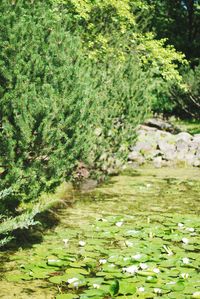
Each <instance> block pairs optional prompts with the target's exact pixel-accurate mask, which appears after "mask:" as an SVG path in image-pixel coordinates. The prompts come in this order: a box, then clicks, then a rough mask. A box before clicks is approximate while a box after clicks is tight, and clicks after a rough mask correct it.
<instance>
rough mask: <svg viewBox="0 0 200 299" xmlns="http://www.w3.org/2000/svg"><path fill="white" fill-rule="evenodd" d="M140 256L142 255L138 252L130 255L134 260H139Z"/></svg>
mask: <svg viewBox="0 0 200 299" xmlns="http://www.w3.org/2000/svg"><path fill="white" fill-rule="evenodd" d="M141 257H142V255H141V254H140V253H138V254H135V255H132V258H133V259H134V260H139V259H141Z"/></svg>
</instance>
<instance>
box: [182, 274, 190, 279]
mask: <svg viewBox="0 0 200 299" xmlns="http://www.w3.org/2000/svg"><path fill="white" fill-rule="evenodd" d="M180 277H181V278H183V279H188V277H189V274H188V273H181V274H180Z"/></svg>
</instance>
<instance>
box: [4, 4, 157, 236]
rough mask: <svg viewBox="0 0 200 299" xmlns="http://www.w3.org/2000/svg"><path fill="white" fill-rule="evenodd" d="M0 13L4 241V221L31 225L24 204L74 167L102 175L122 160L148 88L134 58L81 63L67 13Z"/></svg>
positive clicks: (151, 80)
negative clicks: (93, 169) (80, 165)
mask: <svg viewBox="0 0 200 299" xmlns="http://www.w3.org/2000/svg"><path fill="white" fill-rule="evenodd" d="M1 12H2V18H1V20H0V25H1V28H2V30H1V32H0V64H1V71H0V80H1V91H0V92H1V101H0V167H1V169H0V176H1V193H0V214H1V215H2V216H1V221H3V225H4V226H3V227H4V229H3V230H2V226H1V229H0V233H1V231H2V232H4V233H3V235H4V236H5V232H6V228H5V227H6V225H5V223H6V222H5V220H6V219H7V217H13V216H16V217H18V216H17V215H19V214H20V213H22V212H24V215H25V216H24V217H21V218H20V219H21V220H19V221H24V226H26V227H27V226H28V225H30V224H33V221H32V220H30V221H29V220H28V217H29V216H30V217H34V215H35V214H36V212H38V210H37V211H35V210H33V212H31V211H30V213H28V214H27V211H26V203H29V202H30V201H31V202H32V206H34V205H36V204H37V198H38V196H39V195H40V194H41V192H42V191H50V190H53V189H54V188H55V186H57V185H58V184H59V183H60V182H61V181H62V180H66V179H69V178H70V177H71V176H72V173H73V171H74V169H75V168H76V166H77V162H78V161H84V162H85V163H87V164H88V165H90V166H91V167H98V168H99V169H102V170H103V169H104V170H105V168H106V167H108V166H109V163H110V162H109V161H110V160H112V161H113V160H115V161H116V159H119V158H123V156H124V155H125V153H126V151H127V149H128V146H129V143H130V140H132V139H133V138H134V133H133V128H134V127H135V125H136V124H137V123H139V122H140V121H142V120H143V118H144V117H145V115H146V114H147V113H149V111H150V106H151V102H152V100H153V98H154V97H155V85H156V84H155V77H154V73H153V72H152V71H151V70H150V69H149V68H146V69H144V68H142V66H141V60H140V58H138V56H137V55H136V54H135V53H134V52H132V53H131V52H130V51H129V52H128V54H129V55H127V54H126V53H125V52H124V55H123V57H121V59H119V56H114V55H111V54H110V53H109V51H108V52H106V53H105V54H104V55H101V58H99V59H97V58H95V59H91V58H88V57H87V56H88V53H87V51H86V48H87V47H85V46H83V39H82V34H81V27H79V26H80V25H77V31H76V32H75V31H74V27H73V26H74V22H75V21H74V18H73V17H72V15H71V13H67V11H66V10H64V9H60V10H59V7H58V6H57V5H54V4H52V3H51V1H45V3H42V2H40V1H32V3H31V2H27V1H23V0H19V1H16V2H13V4H11V3H10V1H6V0H3V1H2V3H1ZM72 27H73V28H72ZM109 159H110V160H109ZM106 165H107V166H106ZM27 215H29V216H27ZM18 219H19V218H18ZM23 219H25V220H23ZM30 219H31V218H30ZM9 227H10V226H9ZM9 227H8V229H7V230H11V229H10V228H9ZM11 227H12V226H11ZM17 227H19V225H18V226H17ZM21 227H23V224H21ZM4 241H5V239H4Z"/></svg>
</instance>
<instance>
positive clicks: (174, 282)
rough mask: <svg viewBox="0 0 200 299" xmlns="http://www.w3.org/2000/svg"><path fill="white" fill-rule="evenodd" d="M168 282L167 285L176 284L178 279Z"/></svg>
mask: <svg viewBox="0 0 200 299" xmlns="http://www.w3.org/2000/svg"><path fill="white" fill-rule="evenodd" d="M166 284H167V285H173V284H176V281H170V282H167V283H166Z"/></svg>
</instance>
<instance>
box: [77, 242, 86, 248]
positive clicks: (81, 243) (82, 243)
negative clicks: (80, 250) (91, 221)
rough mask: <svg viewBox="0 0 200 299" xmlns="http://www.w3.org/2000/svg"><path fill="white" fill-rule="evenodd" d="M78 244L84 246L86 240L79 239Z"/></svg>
mask: <svg viewBox="0 0 200 299" xmlns="http://www.w3.org/2000/svg"><path fill="white" fill-rule="evenodd" d="M78 244H79V245H80V246H82V247H83V246H85V244H86V242H85V241H79V243H78Z"/></svg>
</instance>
